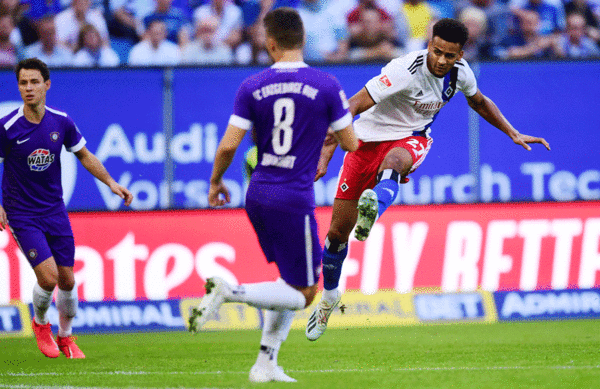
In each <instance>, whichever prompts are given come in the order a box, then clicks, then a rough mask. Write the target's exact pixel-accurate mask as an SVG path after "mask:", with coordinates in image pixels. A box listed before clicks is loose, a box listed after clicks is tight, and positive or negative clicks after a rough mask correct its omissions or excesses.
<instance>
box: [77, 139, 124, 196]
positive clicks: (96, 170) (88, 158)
mask: <svg viewBox="0 0 600 389" xmlns="http://www.w3.org/2000/svg"><path fill="white" fill-rule="evenodd" d="M75 155H76V156H77V158H79V161H80V162H81V164H82V165H83V167H84V168H86V169H87V171H89V172H90V173H92V175H93V176H94V177H96V178H97V179H99V180H100V181H102V182H103V183H104V184H106V186H108V187H109V188H110V190H111V191H112V192H113V193H114V194H116V195H117V196H119V197H120V198H122V199H123V200H124V201H125V205H126V206H129V205H130V204H131V202H132V201H133V195H132V194H131V192H130V191H129V190H128V189H127V188H125V187H124V186H122V185H119V183H118V182H116V181H115V180H114V179H113V178H112V177H111V176H110V174H109V173H108V171H107V170H106V168H105V167H104V165H103V164H102V162H100V160H99V159H98V158H97V157H96V156H95V155H94V154H93V153H92V152H91V151H89V150H88V149H87V147H85V146H84V147H83V148H82V149H81V150H79V151H77V152H75Z"/></svg>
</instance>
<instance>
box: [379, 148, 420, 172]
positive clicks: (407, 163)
mask: <svg viewBox="0 0 600 389" xmlns="http://www.w3.org/2000/svg"><path fill="white" fill-rule="evenodd" d="M412 164H413V160H412V156H411V155H410V153H409V152H408V151H406V150H404V149H402V150H400V151H399V152H395V153H389V154H388V155H386V156H385V158H384V159H383V162H382V163H381V167H380V169H379V170H380V171H382V170H385V169H394V170H395V171H397V172H398V173H399V174H400V175H401V176H406V175H407V174H408V173H410V169H411V168H412Z"/></svg>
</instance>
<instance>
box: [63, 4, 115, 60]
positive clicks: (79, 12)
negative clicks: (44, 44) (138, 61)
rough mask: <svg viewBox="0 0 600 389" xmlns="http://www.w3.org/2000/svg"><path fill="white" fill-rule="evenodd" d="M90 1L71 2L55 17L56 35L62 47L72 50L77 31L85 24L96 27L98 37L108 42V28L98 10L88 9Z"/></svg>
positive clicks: (74, 45)
mask: <svg viewBox="0 0 600 389" xmlns="http://www.w3.org/2000/svg"><path fill="white" fill-rule="evenodd" d="M90 5H91V2H90V0H73V1H72V3H71V6H70V7H69V8H67V9H65V10H64V11H62V12H61V13H59V14H58V15H56V19H55V20H56V35H57V39H58V41H59V42H60V43H62V44H63V45H65V46H67V47H69V48H70V49H72V50H74V49H75V47H76V46H77V40H78V37H79V30H80V29H81V27H83V26H84V25H86V24H91V25H92V26H94V27H96V30H98V32H99V33H100V36H101V37H102V39H103V40H104V41H105V42H108V27H107V26H106V20H104V15H103V14H102V12H101V10H100V9H90Z"/></svg>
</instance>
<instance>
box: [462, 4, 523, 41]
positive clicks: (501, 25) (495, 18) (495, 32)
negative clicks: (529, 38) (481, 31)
mask: <svg viewBox="0 0 600 389" xmlns="http://www.w3.org/2000/svg"><path fill="white" fill-rule="evenodd" d="M467 7H476V8H478V9H480V10H482V11H483V12H484V13H485V17H486V20H487V32H486V40H487V41H488V43H489V44H491V45H497V44H499V43H500V42H501V41H502V40H503V39H505V38H506V37H508V36H509V35H510V33H511V32H512V31H513V30H514V29H515V24H516V23H515V19H514V16H513V14H512V13H511V12H510V9H509V8H508V6H507V5H506V4H505V3H504V2H503V1H501V0H462V1H460V2H458V5H457V6H456V10H457V15H460V13H461V12H462V10H463V9H465V8H467Z"/></svg>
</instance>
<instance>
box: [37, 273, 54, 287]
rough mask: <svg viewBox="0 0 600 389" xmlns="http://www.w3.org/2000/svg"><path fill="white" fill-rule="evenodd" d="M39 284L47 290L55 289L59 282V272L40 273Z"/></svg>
mask: <svg viewBox="0 0 600 389" xmlns="http://www.w3.org/2000/svg"><path fill="white" fill-rule="evenodd" d="M37 281H38V284H39V285H40V286H41V287H42V288H43V289H45V290H54V288H55V287H56V285H57V284H58V273H56V272H53V271H47V272H44V273H43V274H39V275H38V277H37Z"/></svg>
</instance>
